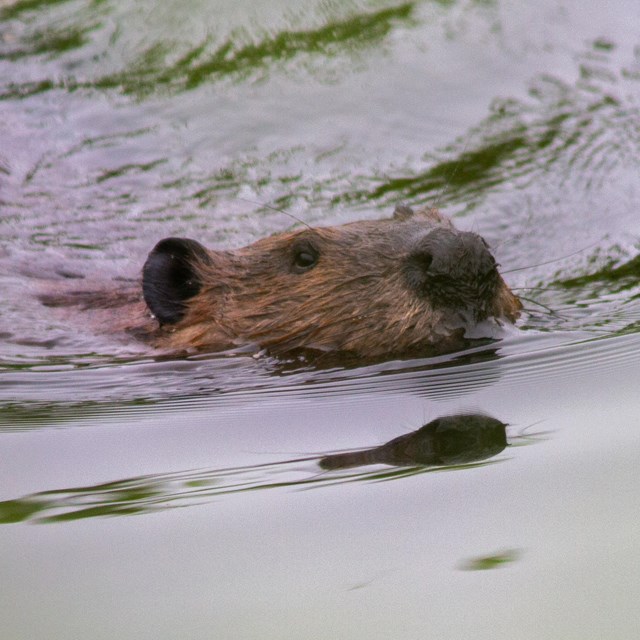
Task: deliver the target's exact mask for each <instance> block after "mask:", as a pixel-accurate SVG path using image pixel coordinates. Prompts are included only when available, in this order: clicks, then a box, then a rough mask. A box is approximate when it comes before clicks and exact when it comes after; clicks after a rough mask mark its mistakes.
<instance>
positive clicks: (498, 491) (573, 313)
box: [0, 0, 640, 640]
mask: <svg viewBox="0 0 640 640" xmlns="http://www.w3.org/2000/svg"><path fill="white" fill-rule="evenodd" d="M638 24H640V5H638V3H637V2H636V0H614V1H613V2H608V3H595V2H592V3H584V2H578V1H577V0H567V1H564V2H562V1H561V2H557V1H555V2H552V1H551V0H543V1H542V2H539V3H519V2H514V1H512V2H507V1H502V2H501V1H497V0H496V1H492V0H475V1H473V0H469V1H466V2H465V1H459V2H456V1H455V0H441V1H435V0H434V1H431V2H405V3H393V2H384V1H382V0H381V1H373V0H370V1H365V0H350V1H346V2H333V1H331V0H324V1H318V2H309V3H304V5H303V4H300V3H294V2H276V1H275V0H274V1H270V2H244V1H240V2H219V1H211V0H210V1H208V2H198V1H194V2H190V3H187V4H185V3H183V2H170V1H165V2H156V1H152V0H143V1H138V2H135V3H134V2H114V1H112V0H93V1H89V0H55V1H51V0H50V1H45V0H23V1H22V2H20V1H18V2H11V1H8V2H7V1H6V0H4V1H3V0H0V140H1V141H2V144H0V298H1V301H2V305H0V545H1V547H2V549H3V551H2V554H0V568H1V572H2V576H3V584H4V587H5V588H4V589H3V590H2V596H1V597H0V619H1V620H2V634H0V635H1V636H2V638H3V640H4V638H7V640H22V639H29V640H31V639H34V638H43V639H44V638H47V640H49V639H52V638H55V639H58V638H59V639H65V640H66V639H67V638H92V639H93V638H105V639H106V638H109V639H111V638H118V639H119V640H121V639H126V638H136V640H138V639H140V638H149V639H154V640H157V639H159V638H167V639H172V638H188V639H199V638H207V639H208V638H224V639H227V638H229V639H235V638H241V639H243V640H244V639H250V638H256V639H257V638H260V639H263V638H278V639H280V638H292V639H297V638H305V639H306V638H308V639H314V638H325V637H335V638H345V639H346V638H348V639H350V640H351V639H354V640H355V639H360V638H362V639H378V638H379V639H386V638H399V637H403V638H411V639H412V638H423V637H427V638H431V637H433V638H452V639H456V640H457V639H459V638H491V639H496V638H498V639H500V638H505V639H507V638H509V639H511V638H523V639H527V638H531V639H536V640H538V639H540V638H563V639H565V638H576V639H578V638H579V639H581V640H583V639H586V638H593V639H594V640H595V639H600V638H607V639H609V638H613V639H616V640H617V639H624V640H626V639H628V638H635V637H637V636H638V634H639V633H640V614H638V610H637V602H638V601H639V600H640V578H639V576H640V562H639V561H638V557H639V553H638V551H639V546H640V523H639V522H638V515H637V514H638V513H639V512H640V509H639V507H640V501H639V499H638V492H639V489H640V477H639V472H638V460H639V459H640V424H639V420H638V416H639V415H640V401H639V400H638V388H639V383H640V367H639V366H638V361H639V356H640V334H639V329H640V282H639V276H640V263H639V257H638V256H639V253H640V214H639V212H638V203H639V202H640V182H639V180H638V158H639V157H640V124H639V123H640V37H639V36H638V28H637V25H638ZM399 202H406V203H408V204H411V205H420V204H428V205H430V206H433V205H437V206H439V207H440V208H442V209H443V210H444V211H445V212H446V213H448V214H449V215H452V216H454V217H455V218H456V221H457V224H458V226H459V227H461V228H464V229H472V230H474V231H477V232H479V233H481V234H482V235H483V236H484V237H485V238H486V239H487V240H488V242H489V243H490V244H491V246H492V248H493V251H494V253H495V255H496V257H497V259H498V261H499V262H500V263H501V265H502V267H501V269H502V271H503V273H504V274H505V278H506V280H507V281H508V282H509V284H510V285H511V286H512V287H514V288H515V289H516V290H517V292H518V293H519V294H520V295H521V296H522V297H523V300H524V303H525V307H526V312H525V314H524V317H523V318H522V320H521V321H520V322H519V324H518V327H517V329H514V330H512V331H508V332H506V334H505V335H504V336H503V338H502V339H501V340H500V341H498V342H494V343H491V344H485V345H479V346H476V347H475V348H473V349H470V350H468V351H466V352H464V353H460V354H453V355H449V356H443V357H439V358H426V359H422V360H410V361H393V362H386V363H379V364H376V365H370V366H350V367H345V366H341V365H340V363H339V362H337V363H333V362H325V363H324V366H322V367H318V366H314V365H313V364H310V363H304V362H282V361H278V360H275V359H273V358H269V357H264V358H261V359H253V358H248V357H241V356H236V357H217V356H215V355H212V354H203V355H199V356H192V357H188V358H184V357H183V358H173V359H155V358H153V357H151V356H150V355H149V354H148V353H147V352H145V350H144V349H143V348H142V347H141V346H140V345H137V344H133V343H122V342H119V341H116V340H114V339H113V337H112V336H109V335H98V334H96V333H95V331H94V330H93V329H92V328H91V327H89V326H88V325H87V323H86V321H84V320H83V317H82V316H81V314H74V313H72V314H67V315H64V314H60V313H54V311H53V310H51V309H50V308H46V307H44V306H42V305H41V304H40V303H39V302H38V300H37V295H38V294H40V293H42V292H47V291H51V290H54V291H55V290H58V289H59V288H60V287H63V286H65V285H67V284H68V283H69V282H70V277H71V276H73V281H74V282H75V281H76V280H77V281H79V280H80V279H82V282H83V283H90V284H93V283H104V282H105V281H113V280H114V279H115V281H116V282H117V281H118V279H119V278H123V277H124V278H135V277H137V274H138V273H139V271H140V268H141V265H142V264H143V262H144V258H145V256H146V254H147V252H148V251H149V250H150V248H151V247H152V246H153V245H154V244H155V242H156V241H157V240H159V239H160V238H162V237H165V236H187V237H193V238H197V239H198V240H199V241H201V242H203V243H204V244H206V245H207V246H210V247H213V248H218V247H238V246H242V245H244V244H247V243H249V242H251V241H253V240H256V239H257V238H260V237H262V236H264V235H266V234H268V233H273V232H276V231H282V230H284V229H288V228H289V227H290V226H291V225H292V218H291V217H290V216H288V215H285V214H283V213H279V212H278V211H277V210H276V209H285V210H286V211H287V212H289V213H290V214H292V215H293V216H295V217H297V218H300V219H302V220H304V221H305V222H307V223H308V224H337V223H341V222H347V221H351V220H355V219H362V218H378V217H382V216H384V215H388V214H389V213H390V212H391V210H392V209H393V208H394V207H395V206H396V204H398V203H399ZM460 414H482V415H484V416H486V417H485V418H484V419H481V422H480V424H484V423H483V422H482V420H491V419H492V420H493V422H490V423H489V424H491V425H496V424H497V425H503V426H502V427H501V428H503V429H504V431H503V432H501V433H497V440H496V439H493V440H492V439H488V436H487V437H486V438H485V436H483V435H482V433H483V432H481V431H478V423H477V419H476V422H474V421H469V420H467V421H465V420H464V419H463V421H462V423H460V424H459V426H458V427H457V429H458V430H457V431H454V432H453V433H452V434H451V433H446V434H444V435H442V434H440V435H435V432H434V427H433V424H432V425H431V426H427V427H424V429H422V428H421V427H423V425H429V423H431V421H433V420H435V419H437V418H441V417H445V416H459V415H460ZM487 416H488V417H487ZM445 422H446V421H445ZM456 424H458V423H456ZM498 431H499V430H498ZM412 432H415V433H414V435H413V436H410V435H409V434H411V433H412ZM493 435H494V436H495V435H496V434H493ZM400 436H406V437H405V438H404V439H401V440H400V441H398V440H397V438H399V437H400ZM492 438H493V436H492ZM384 443H392V444H388V445H387V446H386V448H384V447H383V448H380V447H381V445H384ZM505 443H506V444H507V446H505ZM458 447H461V449H460V451H459V450H458ZM349 452H351V453H349ZM390 452H391V453H393V455H391V453H390ZM338 453H342V454H344V453H348V454H349V455H347V456H346V457H345V456H342V457H340V456H339V455H338ZM345 460H347V461H350V462H349V465H346V464H345Z"/></svg>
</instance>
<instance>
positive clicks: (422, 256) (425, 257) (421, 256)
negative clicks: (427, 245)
mask: <svg viewBox="0 0 640 640" xmlns="http://www.w3.org/2000/svg"><path fill="white" fill-rule="evenodd" d="M413 263H414V265H415V266H416V267H418V268H419V269H421V270H422V271H423V272H424V273H426V272H427V271H429V267H431V265H432V264H433V253H431V251H420V252H419V253H416V254H414V255H413Z"/></svg>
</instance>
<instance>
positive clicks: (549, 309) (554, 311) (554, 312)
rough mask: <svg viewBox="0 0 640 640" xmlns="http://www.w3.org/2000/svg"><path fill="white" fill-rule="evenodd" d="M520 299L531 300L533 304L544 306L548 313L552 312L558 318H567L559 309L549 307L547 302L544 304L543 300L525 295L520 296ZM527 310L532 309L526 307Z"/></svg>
mask: <svg viewBox="0 0 640 640" xmlns="http://www.w3.org/2000/svg"><path fill="white" fill-rule="evenodd" d="M520 300H525V301H526V302H531V303H532V304H535V305H538V306H539V307H542V308H543V309H544V310H545V311H547V312H548V313H550V314H551V315H552V316H555V317H556V318H560V319H561V320H567V316H563V315H561V314H560V313H558V311H557V310H554V309H552V308H551V307H549V306H548V305H546V304H543V303H542V302H538V301H537V300H534V299H533V298H525V297H524V296H520ZM526 311H531V310H530V309H526Z"/></svg>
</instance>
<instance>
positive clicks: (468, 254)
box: [405, 228, 500, 309]
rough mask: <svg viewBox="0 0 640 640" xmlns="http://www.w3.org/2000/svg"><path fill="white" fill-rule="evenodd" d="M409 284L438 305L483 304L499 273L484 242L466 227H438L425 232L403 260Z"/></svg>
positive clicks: (490, 297)
mask: <svg viewBox="0 0 640 640" xmlns="http://www.w3.org/2000/svg"><path fill="white" fill-rule="evenodd" d="M405 275H406V278H407V281H408V283H409V286H410V287H411V288H412V289H413V290H414V291H416V293H418V294H419V295H421V296H426V297H428V298H429V300H430V301H431V302H432V303H433V304H434V306H439V307H448V308H451V307H456V308H459V307H460V308H468V307H471V308H476V309H477V308H484V307H485V306H486V305H487V304H488V303H490V302H491V299H492V297H493V296H494V294H495V292H496V288H497V286H498V283H499V278H500V276H499V275H498V270H497V265H496V261H495V259H494V257H493V256H492V255H491V252H490V251H489V248H488V246H487V244H486V242H485V241H484V240H483V239H482V238H481V237H480V236H479V235H477V234H475V233H471V232H469V231H456V230H451V229H444V228H438V229H434V230H433V231H431V232H430V233H429V234H427V235H426V236H424V237H423V238H422V239H421V240H420V242H419V243H418V244H417V245H416V247H414V249H413V251H412V252H411V253H410V254H409V256H408V257H407V261H406V267H405Z"/></svg>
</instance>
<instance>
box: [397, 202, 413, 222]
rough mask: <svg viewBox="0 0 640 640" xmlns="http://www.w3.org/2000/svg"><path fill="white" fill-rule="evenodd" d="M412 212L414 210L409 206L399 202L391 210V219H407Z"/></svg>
mask: <svg viewBox="0 0 640 640" xmlns="http://www.w3.org/2000/svg"><path fill="white" fill-rule="evenodd" d="M414 213H415V211H414V210H413V209H412V208H411V207H408V206H407V205H406V204H399V205H397V206H396V208H395V209H394V211H393V219H394V220H400V221H402V220H408V219H409V218H411V216H413V215H414Z"/></svg>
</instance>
